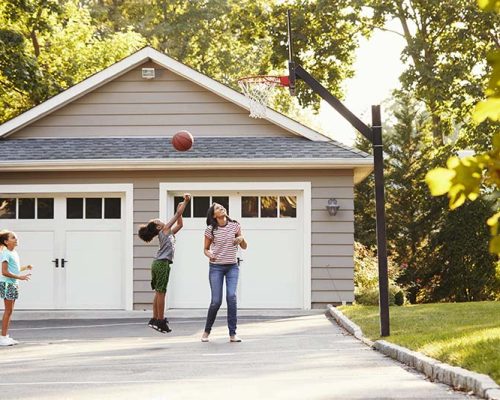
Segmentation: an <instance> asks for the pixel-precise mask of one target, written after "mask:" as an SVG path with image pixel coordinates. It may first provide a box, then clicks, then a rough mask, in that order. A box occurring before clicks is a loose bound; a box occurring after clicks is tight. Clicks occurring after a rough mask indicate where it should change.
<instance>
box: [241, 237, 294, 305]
mask: <svg viewBox="0 0 500 400" xmlns="http://www.w3.org/2000/svg"><path fill="white" fill-rule="evenodd" d="M245 236H246V238H247V241H248V243H249V245H248V246H249V250H248V251H245V252H244V253H243V255H242V257H243V260H244V261H243V262H242V264H241V268H240V286H241V288H240V297H241V301H240V304H241V306H242V307H246V308H254V307H255V308H261V307H276V308H300V307H301V306H302V303H301V298H302V296H298V294H301V293H302V279H301V276H300V271H301V270H300V268H297V262H298V258H299V259H300V255H301V252H300V250H299V249H297V248H296V246H294V247H295V248H294V247H288V246H284V244H287V243H290V244H292V243H295V244H296V243H300V242H297V239H298V238H297V232H296V231H290V230H280V231H261V230H259V231H256V230H247V231H246V233H245ZM291 249H294V251H291Z"/></svg>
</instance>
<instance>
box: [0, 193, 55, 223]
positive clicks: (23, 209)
mask: <svg viewBox="0 0 500 400" xmlns="http://www.w3.org/2000/svg"><path fill="white" fill-rule="evenodd" d="M53 218H54V199H52V198H33V197H29V198H24V197H22V198H0V219H53Z"/></svg>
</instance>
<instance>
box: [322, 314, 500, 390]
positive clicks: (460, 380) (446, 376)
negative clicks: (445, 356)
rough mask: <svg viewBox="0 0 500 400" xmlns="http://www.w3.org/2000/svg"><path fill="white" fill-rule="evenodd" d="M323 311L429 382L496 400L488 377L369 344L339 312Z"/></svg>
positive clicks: (406, 351)
mask: <svg viewBox="0 0 500 400" xmlns="http://www.w3.org/2000/svg"><path fill="white" fill-rule="evenodd" d="M327 308H328V311H329V313H330V314H331V316H332V317H333V318H334V319H335V320H336V321H337V323H338V324H339V325H340V326H342V327H343V328H344V329H345V330H347V332H349V333H350V334H352V335H353V336H354V337H355V338H357V339H359V340H361V341H363V342H364V343H366V344H367V345H369V346H371V347H372V348H374V349H375V350H378V351H380V352H381V353H382V354H385V355H387V356H389V357H391V358H394V359H395V360H398V361H399V362H401V363H403V364H406V365H408V366H409V367H412V368H414V369H416V370H417V371H419V372H422V373H423V374H425V375H426V376H427V377H429V378H430V379H431V380H433V381H439V382H442V383H446V384H447V385H450V386H452V387H453V388H455V389H458V390H465V391H472V392H474V394H476V395H478V396H481V397H483V398H485V399H488V400H500V386H498V385H497V384H496V382H495V381H494V380H493V379H491V378H490V377H489V376H488V375H484V374H479V373H477V372H472V371H469V370H466V369H464V368H460V367H453V366H451V365H449V364H446V363H442V362H441V361H438V360H436V359H434V358H431V357H427V356H425V355H423V354H421V353H418V352H416V351H412V350H409V349H407V348H406V347H402V346H398V345H396V344H393V343H389V342H387V341H385V340H377V341H375V342H372V341H370V340H368V339H366V338H365V337H364V336H363V332H362V330H361V328H360V327H359V326H358V325H356V324H355V323H354V322H352V321H351V320H350V319H349V318H347V317H346V316H345V315H344V314H343V313H342V311H340V310H337V309H336V308H335V307H333V306H332V305H328V307H327Z"/></svg>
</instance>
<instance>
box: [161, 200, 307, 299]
mask: <svg viewBox="0 0 500 400" xmlns="http://www.w3.org/2000/svg"><path fill="white" fill-rule="evenodd" d="M169 194H170V196H168V197H167V210H168V215H170V216H171V215H173V212H174V210H175V208H176V206H177V204H178V203H179V202H180V201H182V197H181V193H169ZM191 194H192V196H193V199H192V201H191V204H190V207H189V209H187V210H186V211H185V213H184V228H183V229H182V230H181V231H180V232H179V233H178V234H177V244H176V254H175V261H174V265H173V270H172V273H171V279H170V283H169V295H168V299H167V303H168V307H170V308H206V307H207V306H208V305H209V303H210V288H209V284H208V260H207V258H206V257H205V256H204V254H203V241H204V230H205V228H206V221H205V219H206V212H207V209H208V207H209V206H210V205H211V204H212V203H213V202H218V203H221V204H223V205H224V206H225V207H226V208H228V213H229V215H230V216H231V218H233V219H236V220H237V221H238V222H240V223H241V225H242V230H243V234H244V235H245V237H246V239H247V242H248V249H247V250H246V251H244V252H242V253H241V254H240V258H242V259H243V261H242V262H241V265H240V281H239V286H238V306H239V307H241V308H302V307H303V261H302V260H303V250H304V240H303V223H304V222H303V200H302V194H301V193H300V192H292V191H279V192H276V191H266V192H262V191H238V192H214V191H211V192H199V191H198V192H196V191H192V192H191ZM224 302H225V300H224ZM223 304H224V303H223Z"/></svg>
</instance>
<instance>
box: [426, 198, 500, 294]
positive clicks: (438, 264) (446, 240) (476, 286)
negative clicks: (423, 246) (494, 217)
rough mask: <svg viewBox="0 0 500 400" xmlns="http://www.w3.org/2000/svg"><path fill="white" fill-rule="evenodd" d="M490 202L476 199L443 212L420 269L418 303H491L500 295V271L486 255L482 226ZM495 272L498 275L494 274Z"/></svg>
mask: <svg viewBox="0 0 500 400" xmlns="http://www.w3.org/2000/svg"><path fill="white" fill-rule="evenodd" d="M492 206H493V202H492V201H491V200H485V199H479V200H478V201H476V202H473V203H467V204H465V205H464V206H463V207H460V208H458V209H456V210H453V211H446V212H445V213H443V215H442V218H439V219H438V220H437V223H436V224H435V230H433V231H432V232H431V235H430V240H429V243H428V248H429V249H432V251H429V252H428V253H427V257H426V258H425V262H424V264H423V265H425V268H422V269H421V275H420V277H419V278H420V283H419V292H418V300H419V301H425V302H427V301H442V300H447V301H482V300H495V299H496V298H497V296H498V293H500V279H499V277H497V274H498V273H499V272H500V267H499V265H498V262H497V260H496V257H494V256H493V255H491V254H489V253H488V236H489V233H488V229H487V226H486V225H485V224H484V221H485V219H486V218H488V215H489V214H491V208H492ZM497 269H498V271H497Z"/></svg>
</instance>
